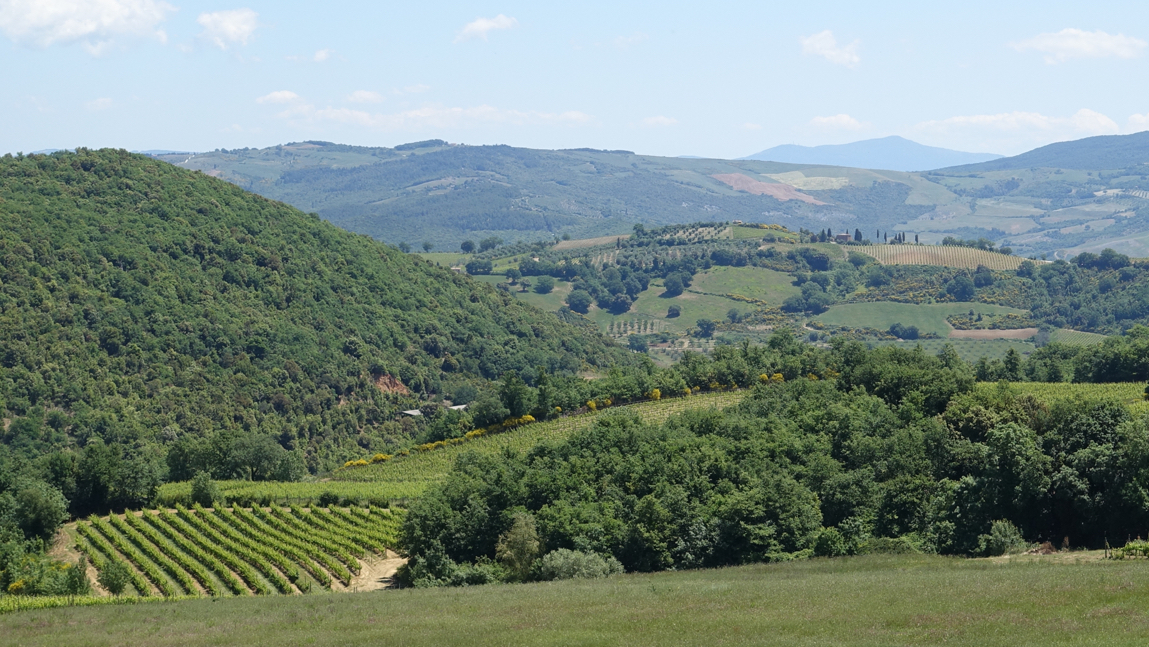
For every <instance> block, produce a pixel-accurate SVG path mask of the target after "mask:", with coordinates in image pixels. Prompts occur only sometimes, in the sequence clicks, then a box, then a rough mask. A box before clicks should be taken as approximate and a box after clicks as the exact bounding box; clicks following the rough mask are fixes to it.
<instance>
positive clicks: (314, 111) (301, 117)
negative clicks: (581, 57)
mask: <svg viewBox="0 0 1149 647" xmlns="http://www.w3.org/2000/svg"><path fill="white" fill-rule="evenodd" d="M279 116H280V117H282V118H284V119H288V120H290V121H293V122H311V123H314V122H331V123H340V124H350V125H354V126H359V127H364V128H372V129H376V130H419V129H424V128H433V129H444V128H459V127H468V126H482V125H492V124H494V125H578V124H584V123H588V122H590V121H592V120H593V118H592V117H591V116H590V115H588V114H586V113H583V112H579V111H577V110H571V111H567V112H559V113H554V112H538V111H522V110H506V109H501V108H495V107H493V106H487V105H483V106H475V107H471V108H457V107H454V108H453V107H443V106H424V107H422V108H416V109H414V110H406V111H403V112H397V113H377V112H368V111H366V110H355V109H351V108H330V107H328V108H316V107H315V106H312V105H301V106H297V107H294V108H289V109H288V110H285V111H284V112H281V113H280V114H279Z"/></svg>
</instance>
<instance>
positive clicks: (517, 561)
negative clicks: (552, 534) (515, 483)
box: [495, 513, 539, 581]
mask: <svg viewBox="0 0 1149 647" xmlns="http://www.w3.org/2000/svg"><path fill="white" fill-rule="evenodd" d="M538 554H539V533H538V531H536V530H535V518H534V517H532V516H531V515H529V514H526V513H517V514H515V515H513V516H512V521H511V528H510V529H509V530H507V532H505V533H503V534H502V535H499V541H498V543H496V544H495V557H496V558H497V559H498V560H499V561H500V562H501V563H502V564H503V566H505V567H506V568H507V571H508V572H509V573H510V575H511V577H513V578H515V579H517V580H520V581H523V580H526V579H527V578H528V577H530V572H531V566H532V565H533V564H534V563H535V557H537V556H538Z"/></svg>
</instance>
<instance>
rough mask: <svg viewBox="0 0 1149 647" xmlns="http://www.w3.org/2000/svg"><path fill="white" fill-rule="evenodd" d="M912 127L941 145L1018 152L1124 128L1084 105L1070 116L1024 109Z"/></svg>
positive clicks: (965, 148)
mask: <svg viewBox="0 0 1149 647" xmlns="http://www.w3.org/2000/svg"><path fill="white" fill-rule="evenodd" d="M912 130H914V131H916V132H917V133H920V134H921V136H923V137H925V138H927V139H930V140H931V141H934V142H936V145H939V146H947V147H950V148H957V149H960V150H977V151H993V152H996V153H1002V154H1015V153H1020V152H1023V151H1026V150H1029V149H1031V148H1035V147H1037V146H1044V145H1045V144H1049V143H1051V142H1055V141H1066V140H1071V139H1079V138H1081V137H1092V136H1094V135H1114V134H1117V133H1119V132H1121V127H1120V126H1118V125H1117V122H1115V121H1113V120H1112V119H1110V118H1109V117H1107V116H1105V115H1103V114H1101V113H1100V112H1096V111H1094V110H1089V109H1088V108H1082V109H1081V110H1078V111H1077V112H1075V113H1074V114H1073V115H1072V116H1069V117H1052V116H1049V115H1043V114H1041V113H1038V112H1021V111H1014V112H1002V113H998V114H992V115H962V116H957V117H950V118H948V119H941V120H936V121H925V122H922V123H919V124H917V125H916V126H914V127H913V129H912Z"/></svg>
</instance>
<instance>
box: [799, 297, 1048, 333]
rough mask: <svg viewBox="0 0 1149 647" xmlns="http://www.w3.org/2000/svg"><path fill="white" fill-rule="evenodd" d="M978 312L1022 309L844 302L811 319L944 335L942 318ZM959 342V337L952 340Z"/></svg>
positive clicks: (977, 305) (858, 326)
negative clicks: (906, 328) (893, 327)
mask: <svg viewBox="0 0 1149 647" xmlns="http://www.w3.org/2000/svg"><path fill="white" fill-rule="evenodd" d="M971 310H972V311H974V312H976V313H979V314H983V315H984V314H1007V313H1011V312H1012V313H1015V314H1025V313H1026V311H1025V310H1018V309H1017V308H1007V307H1005V306H997V305H990V304H986V303H923V304H914V303H891V302H888V301H882V302H876V303H848V304H845V305H840V306H832V307H831V308H830V309H829V310H827V311H826V312H825V313H824V314H821V315H818V316H817V317H816V318H815V321H820V322H822V323H824V324H827V325H831V326H849V327H851V328H875V329H877V330H888V329H889V327H890V326H892V325H894V324H896V323H900V324H902V325H904V326H917V327H918V331H919V332H922V333H934V334H937V335H941V336H942V337H945V336H946V335H948V334H949V332H950V330H951V329H952V328H951V326H950V325H949V323H948V322H946V317H948V316H950V315H955V314H966V313H968V312H969V311H971ZM954 341H955V342H956V341H961V340H954Z"/></svg>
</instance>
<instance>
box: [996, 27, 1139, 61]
mask: <svg viewBox="0 0 1149 647" xmlns="http://www.w3.org/2000/svg"><path fill="white" fill-rule="evenodd" d="M1146 45H1149V43H1146V42H1145V41H1143V40H1141V39H1139V38H1133V37H1132V36H1126V35H1124V34H1108V33H1106V32H1103V31H1101V30H1097V31H1082V30H1080V29H1062V30H1061V31H1059V32H1056V33H1048V34H1038V35H1037V36H1034V37H1033V38H1029V39H1027V40H1023V41H1021V42H1017V43H1011V46H1012V47H1013V48H1014V49H1016V50H1017V51H1019V52H1026V51H1031V50H1032V51H1035V52H1041V53H1042V54H1045V62H1046V63H1049V64H1050V65H1053V64H1055V63H1064V62H1065V61H1068V60H1069V59H1072V58H1104V57H1109V56H1113V57H1116V58H1133V57H1134V56H1137V55H1138V54H1140V53H1141V51H1142V50H1144V49H1145V46H1146Z"/></svg>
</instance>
